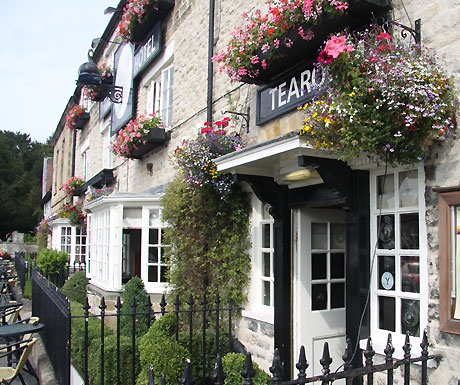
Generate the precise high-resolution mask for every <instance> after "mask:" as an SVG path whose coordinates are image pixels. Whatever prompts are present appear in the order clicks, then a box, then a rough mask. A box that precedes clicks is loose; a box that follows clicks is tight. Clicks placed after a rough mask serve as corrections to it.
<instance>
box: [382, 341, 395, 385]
mask: <svg viewBox="0 0 460 385" xmlns="http://www.w3.org/2000/svg"><path fill="white" fill-rule="evenodd" d="M394 351H395V349H394V348H393V344H392V340H391V334H390V333H388V340H387V346H386V347H385V350H384V352H385V363H386V364H387V365H393V353H394ZM387 373H388V374H387V384H388V385H393V366H391V368H389V369H388V371H387Z"/></svg>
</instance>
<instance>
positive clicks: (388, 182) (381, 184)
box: [377, 174, 395, 209]
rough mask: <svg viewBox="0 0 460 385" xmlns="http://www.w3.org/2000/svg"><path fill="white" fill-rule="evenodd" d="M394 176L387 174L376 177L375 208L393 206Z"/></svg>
mask: <svg viewBox="0 0 460 385" xmlns="http://www.w3.org/2000/svg"><path fill="white" fill-rule="evenodd" d="M394 189H395V186H394V176H393V174H388V175H387V176H385V175H381V176H379V177H377V208H378V209H389V208H392V207H395V196H394Z"/></svg>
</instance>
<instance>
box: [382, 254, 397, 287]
mask: <svg viewBox="0 0 460 385" xmlns="http://www.w3.org/2000/svg"><path fill="white" fill-rule="evenodd" d="M379 289H384V290H394V289H395V257H387V256H385V257H382V256H380V257H379Z"/></svg>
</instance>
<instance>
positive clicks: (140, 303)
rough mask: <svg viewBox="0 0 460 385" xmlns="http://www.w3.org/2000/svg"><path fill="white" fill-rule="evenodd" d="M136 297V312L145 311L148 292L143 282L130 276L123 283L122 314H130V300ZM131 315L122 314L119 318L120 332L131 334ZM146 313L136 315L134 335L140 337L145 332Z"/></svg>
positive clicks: (131, 310) (146, 309) (131, 309)
mask: <svg viewBox="0 0 460 385" xmlns="http://www.w3.org/2000/svg"><path fill="white" fill-rule="evenodd" d="M133 297H134V298H136V313H145V312H147V311H148V308H147V301H148V294H147V292H146V291H145V288H144V282H142V279H140V278H139V277H133V278H131V279H130V280H129V281H128V282H127V283H126V285H125V291H124V292H123V306H122V308H121V313H122V314H131V313H132V312H133V308H132V306H131V305H132V301H133ZM132 322H133V318H132V316H122V317H121V319H120V328H121V334H122V335H126V336H131V334H132ZM147 324H148V315H146V314H137V315H136V336H137V337H140V336H142V335H144V334H145V333H146V332H147Z"/></svg>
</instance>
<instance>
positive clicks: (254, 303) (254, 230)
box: [242, 194, 275, 324]
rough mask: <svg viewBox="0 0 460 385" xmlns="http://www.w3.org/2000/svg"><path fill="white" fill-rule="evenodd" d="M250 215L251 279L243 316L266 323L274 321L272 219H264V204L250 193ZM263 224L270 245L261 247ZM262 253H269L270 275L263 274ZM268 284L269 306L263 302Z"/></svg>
mask: <svg viewBox="0 0 460 385" xmlns="http://www.w3.org/2000/svg"><path fill="white" fill-rule="evenodd" d="M251 195H252V198H251V202H252V215H251V240H252V248H251V265H252V269H251V281H250V286H249V301H248V306H247V308H246V309H245V310H243V312H242V315H243V316H244V317H248V318H252V319H256V320H259V321H263V322H266V323H270V324H273V322H274V283H275V280H274V270H273V263H274V243H273V241H274V239H273V236H274V233H273V224H274V222H275V221H274V219H273V217H270V218H269V219H265V218H264V215H263V210H264V206H265V204H264V203H263V202H261V201H260V200H259V199H258V198H257V197H256V195H255V194H251ZM264 225H269V226H270V247H262V246H263V245H262V242H263V234H262V233H263V229H264ZM264 253H269V254H270V264H271V266H270V276H266V275H264ZM265 282H269V284H270V306H267V305H265V304H264V284H265Z"/></svg>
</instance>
